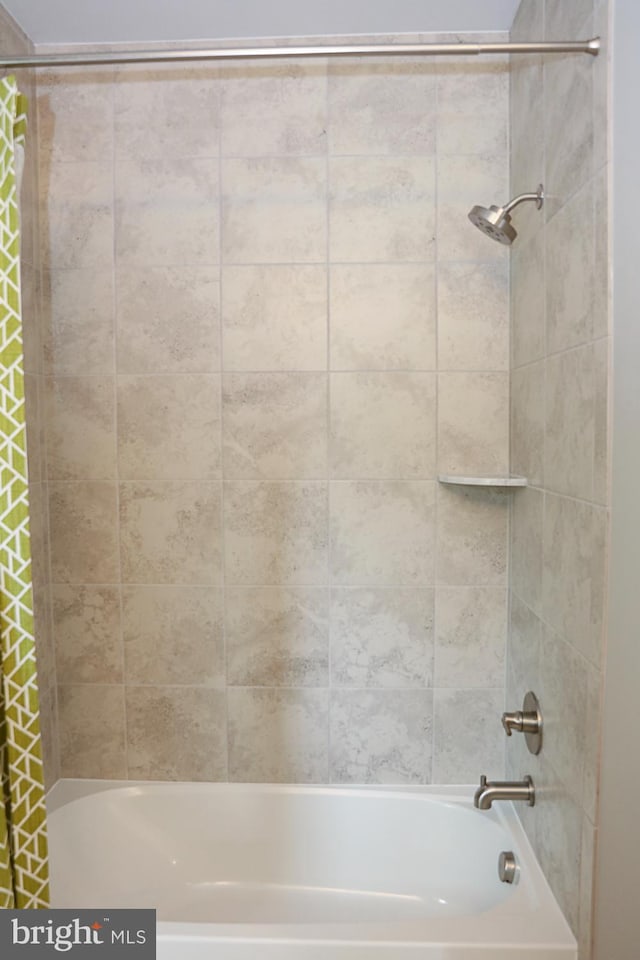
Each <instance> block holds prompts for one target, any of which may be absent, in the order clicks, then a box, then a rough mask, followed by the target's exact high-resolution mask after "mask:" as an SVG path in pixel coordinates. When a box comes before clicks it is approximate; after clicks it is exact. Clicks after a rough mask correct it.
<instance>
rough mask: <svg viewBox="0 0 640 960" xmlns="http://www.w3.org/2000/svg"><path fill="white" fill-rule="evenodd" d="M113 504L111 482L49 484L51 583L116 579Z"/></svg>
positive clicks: (114, 498) (115, 500) (115, 521)
mask: <svg viewBox="0 0 640 960" xmlns="http://www.w3.org/2000/svg"><path fill="white" fill-rule="evenodd" d="M116 503H117V490H116V486H115V484H112V483H105V482H103V481H99V480H86V481H83V482H82V483H51V484H49V511H50V524H51V579H52V581H53V582H54V583H117V582H118V580H119V578H120V574H119V563H118V547H117V507H116Z"/></svg>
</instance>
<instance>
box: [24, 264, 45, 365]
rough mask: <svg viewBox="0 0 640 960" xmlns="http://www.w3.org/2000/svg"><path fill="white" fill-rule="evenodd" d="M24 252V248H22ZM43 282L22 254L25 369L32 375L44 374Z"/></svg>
mask: <svg viewBox="0 0 640 960" xmlns="http://www.w3.org/2000/svg"><path fill="white" fill-rule="evenodd" d="M22 249H23V250H24V248H22ZM41 288H42V282H41V279H40V274H39V271H37V270H36V269H35V268H34V267H33V266H32V265H31V264H30V263H27V262H25V254H24V253H22V256H21V262H20V295H21V304H20V306H21V313H22V353H23V369H24V371H25V373H30V374H32V375H34V376H35V375H36V374H40V373H42V372H43V362H42V341H43V330H44V326H45V324H44V321H43V317H42V309H41V307H40V300H41V296H40V290H41Z"/></svg>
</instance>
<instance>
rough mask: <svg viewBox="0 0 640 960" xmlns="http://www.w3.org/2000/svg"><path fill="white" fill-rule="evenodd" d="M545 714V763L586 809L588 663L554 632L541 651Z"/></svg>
mask: <svg viewBox="0 0 640 960" xmlns="http://www.w3.org/2000/svg"><path fill="white" fill-rule="evenodd" d="M537 694H538V697H539V698H540V703H541V706H542V709H543V710H544V714H543V715H544V733H545V742H544V749H545V762H546V763H548V764H549V765H550V766H551V767H552V769H553V770H555V771H556V772H557V775H558V777H559V779H560V781H561V783H562V785H563V787H564V789H565V790H566V791H567V793H568V794H569V795H570V796H571V797H572V798H573V799H574V801H575V802H576V803H577V804H578V805H580V806H582V801H583V795H584V770H585V755H586V750H587V744H586V737H585V733H586V731H585V723H586V719H587V717H586V703H587V663H586V661H585V659H584V658H583V657H581V656H580V654H579V653H577V652H576V650H575V649H574V648H573V647H571V646H570V645H569V644H568V643H566V642H565V641H564V640H563V639H562V638H561V637H559V636H558V635H557V634H556V633H554V632H553V631H552V630H549V629H546V630H545V631H544V635H543V641H542V647H541V650H540V689H539V691H537Z"/></svg>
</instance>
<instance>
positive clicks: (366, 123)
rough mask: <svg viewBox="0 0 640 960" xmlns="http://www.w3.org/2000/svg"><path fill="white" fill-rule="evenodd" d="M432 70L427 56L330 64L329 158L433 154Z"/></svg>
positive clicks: (433, 84) (433, 98) (433, 77)
mask: <svg viewBox="0 0 640 960" xmlns="http://www.w3.org/2000/svg"><path fill="white" fill-rule="evenodd" d="M435 93H436V84H435V71H434V66H433V64H432V63H429V62H428V61H426V60H421V61H420V60H413V61H412V60H410V59H407V60H397V59H395V58H393V59H392V58H390V57H389V58H386V59H385V58H383V57H380V58H377V57H376V59H375V60H372V59H370V58H367V59H366V60H357V59H353V60H352V59H349V60H347V61H344V60H337V61H335V60H334V61H330V62H329V114H330V118H331V122H330V127H329V137H330V151H331V154H332V155H333V156H341V155H342V156H344V155H346V156H354V155H365V156H367V155H368V156H381V155H385V154H386V155H392V156H424V155H427V156H428V155H431V154H433V153H435V145H436V123H435V107H436V103H435Z"/></svg>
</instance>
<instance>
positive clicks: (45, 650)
mask: <svg viewBox="0 0 640 960" xmlns="http://www.w3.org/2000/svg"><path fill="white" fill-rule="evenodd" d="M0 50H2V52H3V53H4V54H6V55H7V56H20V55H24V54H29V53H33V44H32V43H31V41H30V40H29V39H28V38H27V37H26V36H25V35H24V33H22V31H21V30H20V28H19V27H18V26H17V24H16V23H15V21H14V20H13V19H12V18H11V17H10V16H9V14H8V13H7V12H6V10H5V9H4V8H3V7H2V6H1V5H0ZM7 72H8V71H7ZM18 84H19V88H20V90H21V91H22V93H24V94H26V96H27V97H28V100H29V114H28V127H27V139H26V149H25V166H24V174H23V179H22V192H21V196H20V213H21V248H20V253H21V257H20V260H21V281H22V321H23V342H24V354H25V362H24V371H25V404H26V420H27V445H28V462H29V504H30V532H31V559H32V574H33V601H34V629H35V636H36V647H37V657H38V682H39V689H40V724H41V730H42V747H43V761H44V773H45V780H46V783H47V786H52V785H53V784H54V783H55V781H56V780H57V779H58V777H59V775H60V773H59V763H58V729H57V713H56V674H55V660H54V652H53V639H52V631H51V589H50V584H49V542H48V527H49V523H48V498H49V496H48V489H47V472H46V456H45V452H46V451H45V446H44V443H45V438H44V433H43V417H44V410H43V401H44V395H45V389H44V376H43V373H44V371H43V363H42V350H41V329H40V311H39V297H38V289H39V269H40V251H39V243H38V118H37V109H36V84H35V77H34V75H33V71H30V70H29V71H26V70H22V71H20V72H19V74H18Z"/></svg>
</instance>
